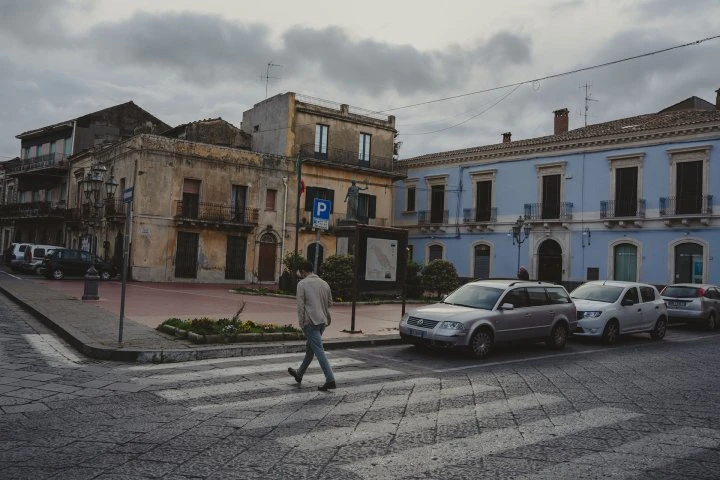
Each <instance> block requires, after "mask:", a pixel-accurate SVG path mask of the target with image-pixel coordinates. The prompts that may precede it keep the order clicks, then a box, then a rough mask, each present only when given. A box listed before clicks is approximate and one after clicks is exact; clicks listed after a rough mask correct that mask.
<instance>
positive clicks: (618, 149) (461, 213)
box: [393, 90, 720, 284]
mask: <svg viewBox="0 0 720 480" xmlns="http://www.w3.org/2000/svg"><path fill="white" fill-rule="evenodd" d="M554 113H555V123H554V135H549V136H546V137H539V138H532V139H527V140H520V141H512V139H511V135H510V134H509V133H506V134H504V135H503V137H504V138H503V143H499V144H496V145H487V146H481V147H476V148H469V149H463V150H454V151H447V152H440V153H433V154H428V155H422V156H418V157H414V158H409V159H406V160H402V161H401V163H402V164H403V165H404V166H405V167H407V172H408V176H407V179H405V180H402V181H399V182H397V183H396V195H395V205H394V222H393V223H394V225H395V226H397V227H403V228H407V229H408V230H409V244H410V248H411V253H412V259H413V260H414V261H416V262H419V263H423V264H424V263H427V262H428V261H430V260H433V259H436V258H442V259H446V260H449V261H451V262H452V263H453V264H454V265H455V266H456V268H457V270H458V274H459V275H460V276H462V277H473V278H487V277H515V275H516V272H517V270H518V267H519V265H523V266H525V267H526V268H527V270H528V271H529V272H530V278H537V279H541V280H549V281H558V282H559V281H566V282H568V281H569V282H573V281H584V280H592V279H616V280H638V281H645V282H650V283H654V284H667V283H675V282H696V283H699V282H715V283H720V208H718V207H715V206H714V203H715V202H716V201H717V200H718V199H720V90H718V91H717V99H716V104H712V103H710V102H707V101H705V100H702V99H700V98H697V97H691V98H688V99H687V100H684V101H682V102H679V103H677V104H675V105H673V106H670V107H668V108H666V109H664V110H662V111H660V112H658V113H653V114H646V115H639V116H635V117H630V118H624V119H620V120H615V121H611V122H606V123H602V124H597V125H590V126H587V127H584V128H578V129H575V130H568V111H567V110H566V109H562V110H557V111H556V112H554Z"/></svg>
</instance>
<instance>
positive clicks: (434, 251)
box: [428, 245, 443, 262]
mask: <svg viewBox="0 0 720 480" xmlns="http://www.w3.org/2000/svg"><path fill="white" fill-rule="evenodd" d="M442 258H443V247H442V245H430V247H428V262H432V261H433V260H442Z"/></svg>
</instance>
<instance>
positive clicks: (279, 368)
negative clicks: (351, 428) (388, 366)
mask: <svg viewBox="0 0 720 480" xmlns="http://www.w3.org/2000/svg"><path fill="white" fill-rule="evenodd" d="M361 363H365V362H363V361H362V360H356V359H354V358H344V357H340V358H336V359H333V361H332V365H333V367H345V366H348V365H359V364H361ZM287 368H288V364H287V363H272V364H267V363H264V364H262V365H247V366H243V367H228V368H216V369H213V370H202V371H193V372H179V373H168V374H164V375H152V376H149V377H136V378H133V380H135V381H136V382H142V383H150V384H161V383H174V382H181V381H193V380H206V379H211V378H222V377H234V376H240V375H253V374H257V373H271V372H284V371H286V370H287Z"/></svg>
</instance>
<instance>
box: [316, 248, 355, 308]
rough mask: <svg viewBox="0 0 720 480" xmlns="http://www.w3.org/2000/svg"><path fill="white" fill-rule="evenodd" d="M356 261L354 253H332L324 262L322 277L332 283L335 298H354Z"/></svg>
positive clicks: (331, 287) (331, 288)
mask: <svg viewBox="0 0 720 480" xmlns="http://www.w3.org/2000/svg"><path fill="white" fill-rule="evenodd" d="M354 262H355V257H353V256H352V255H330V256H329V257H327V258H326V259H325V261H324V262H323V264H322V275H321V277H322V278H323V279H324V280H325V281H326V282H328V285H330V290H331V291H332V295H333V298H334V299H342V300H349V299H351V298H352V287H353V284H352V277H353V264H354Z"/></svg>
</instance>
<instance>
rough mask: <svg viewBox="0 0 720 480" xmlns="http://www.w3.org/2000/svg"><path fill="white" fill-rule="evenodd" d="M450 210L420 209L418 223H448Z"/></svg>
mask: <svg viewBox="0 0 720 480" xmlns="http://www.w3.org/2000/svg"><path fill="white" fill-rule="evenodd" d="M449 218H450V212H449V211H448V210H420V211H419V212H418V225H420V226H423V225H444V224H447V223H448V219H449Z"/></svg>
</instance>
